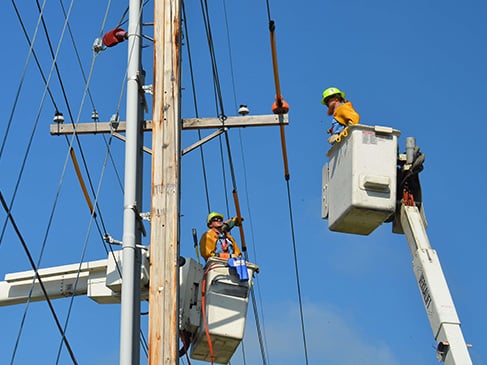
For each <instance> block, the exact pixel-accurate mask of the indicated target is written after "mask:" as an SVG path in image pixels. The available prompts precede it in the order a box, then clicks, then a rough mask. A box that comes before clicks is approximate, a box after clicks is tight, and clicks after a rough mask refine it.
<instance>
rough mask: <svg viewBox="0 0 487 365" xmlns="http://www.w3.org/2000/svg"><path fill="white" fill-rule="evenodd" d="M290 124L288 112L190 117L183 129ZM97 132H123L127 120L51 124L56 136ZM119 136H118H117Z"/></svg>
mask: <svg viewBox="0 0 487 365" xmlns="http://www.w3.org/2000/svg"><path fill="white" fill-rule="evenodd" d="M282 124H284V125H287V124H289V119H288V115H287V114H270V115H251V116H249V115H246V116H238V117H227V118H226V119H225V120H224V121H222V120H221V119H219V118H190V119H183V129H212V128H222V127H225V128H236V127H262V126H277V125H282ZM142 128H143V130H144V131H152V120H146V121H144V122H143V123H142ZM75 131H76V133H77V134H97V133H113V132H115V133H123V132H125V131H126V122H120V123H118V126H117V127H116V128H114V126H113V123H111V122H97V123H78V124H76V125H75V126H73V125H72V124H61V123H56V124H51V126H50V133H51V135H54V136H61V135H67V134H73V133H74V132H75ZM117 138H118V137H117Z"/></svg>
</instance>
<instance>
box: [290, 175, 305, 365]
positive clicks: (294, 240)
mask: <svg viewBox="0 0 487 365" xmlns="http://www.w3.org/2000/svg"><path fill="white" fill-rule="evenodd" d="M286 185H287V200H288V205H289V220H290V222H291V237H292V241H293V254H294V255H293V256H294V271H295V274H296V286H297V291H298V300H299V314H300V317H301V332H302V335H303V346H304V356H305V359H306V364H308V347H307V345H306V331H305V329H304V315H303V303H302V300H301V284H300V280H299V269H298V257H297V253H296V239H295V236H294V220H293V208H292V205H291V188H290V186H289V179H286Z"/></svg>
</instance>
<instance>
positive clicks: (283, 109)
mask: <svg viewBox="0 0 487 365" xmlns="http://www.w3.org/2000/svg"><path fill="white" fill-rule="evenodd" d="M266 5H267V18H268V21H269V31H270V42H271V51H272V65H273V71H274V83H275V88H276V104H277V105H276V107H275V108H274V105H273V109H274V113H276V114H282V113H287V110H289V106H288V105H287V104H285V102H284V100H283V99H282V95H281V87H280V81H279V70H278V63H277V49H276V39H275V22H274V21H273V20H272V19H271V9H270V3H269V0H266ZM280 134H281V147H282V156H283V163H284V178H285V180H286V187H287V201H288V207H289V220H290V227H291V237H292V243H293V245H292V246H293V256H294V269H295V276H296V287H297V294H298V301H299V313H300V319H301V333H302V337H303V348H304V356H305V361H306V364H308V347H307V343H306V330H305V325H304V314H303V303H302V296H301V284H300V280H299V268H298V258H297V250H296V237H295V233H294V219H293V209H292V201H291V188H290V182H289V180H290V174H289V168H288V159H287V151H286V137H285V133H284V124H283V123H280Z"/></svg>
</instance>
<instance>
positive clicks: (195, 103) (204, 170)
mask: <svg viewBox="0 0 487 365" xmlns="http://www.w3.org/2000/svg"><path fill="white" fill-rule="evenodd" d="M181 7H182V14H183V23H184V34H185V35H186V37H185V39H186V43H187V46H186V49H187V52H188V62H189V74H190V78H191V90H192V94H193V105H194V109H195V116H196V118H199V112H198V102H197V98H196V86H195V81H194V70H193V58H192V57H191V46H190V42H189V32H188V22H187V19H186V10H185V7H184V1H182V2H181ZM198 139H199V140H201V131H200V130H199V129H198ZM199 151H200V159H201V166H202V171H203V182H204V185H205V194H206V205H207V207H208V212H210V210H211V209H210V195H209V189H208V178H207V176H206V166H205V158H204V157H205V156H204V149H203V145H201V146H200V147H199Z"/></svg>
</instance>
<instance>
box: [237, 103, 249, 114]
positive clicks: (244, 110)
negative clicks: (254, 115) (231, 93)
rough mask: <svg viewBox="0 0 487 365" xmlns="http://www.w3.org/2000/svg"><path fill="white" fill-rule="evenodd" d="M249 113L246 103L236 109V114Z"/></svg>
mask: <svg viewBox="0 0 487 365" xmlns="http://www.w3.org/2000/svg"><path fill="white" fill-rule="evenodd" d="M249 113H250V110H249V108H247V105H243V104H242V105H240V108H239V109H238V114H240V115H247V114H249Z"/></svg>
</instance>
